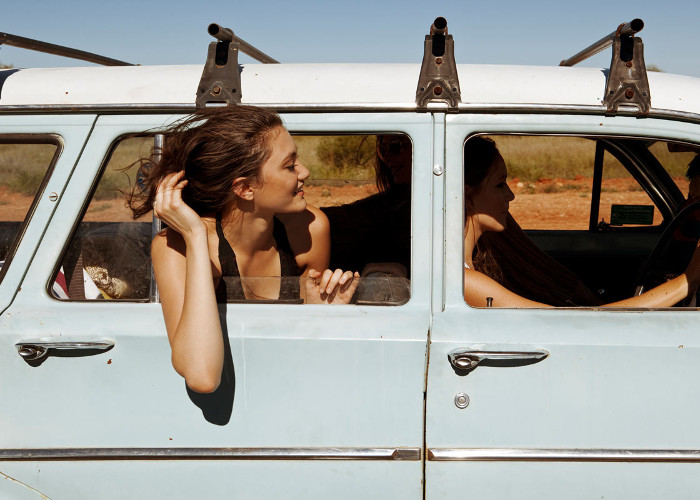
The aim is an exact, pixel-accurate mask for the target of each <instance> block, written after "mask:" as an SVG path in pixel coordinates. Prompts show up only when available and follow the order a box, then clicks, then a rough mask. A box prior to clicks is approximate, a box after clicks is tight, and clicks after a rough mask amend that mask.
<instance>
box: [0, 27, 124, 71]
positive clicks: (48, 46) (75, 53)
mask: <svg viewBox="0 0 700 500" xmlns="http://www.w3.org/2000/svg"><path fill="white" fill-rule="evenodd" d="M3 44H4V45H12V46H13V47H19V48H21V49H27V50H34V51H36V52H44V53H46V54H53V55H55V56H62V57H69V58H71V59H79V60H81V61H87V62H91V63H95V64H101V65H103V66H134V64H131V63H128V62H124V61H119V60H118V59H112V58H110V57H105V56H101V55H99V54H93V53H92V52H85V51H84V50H78V49H71V48H70V47H64V46H63V45H55V44H53V43H47V42H42V41H39V40H34V39H32V38H25V37H23V36H17V35H11V34H9V33H0V45H3Z"/></svg>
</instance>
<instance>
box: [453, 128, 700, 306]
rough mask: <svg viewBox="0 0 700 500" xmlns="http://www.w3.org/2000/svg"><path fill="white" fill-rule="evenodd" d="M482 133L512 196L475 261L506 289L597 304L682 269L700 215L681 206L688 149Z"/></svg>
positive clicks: (628, 140)
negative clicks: (499, 159)
mask: <svg viewBox="0 0 700 500" xmlns="http://www.w3.org/2000/svg"><path fill="white" fill-rule="evenodd" d="M480 137H485V138H487V139H490V140H493V141H494V142H495V144H496V147H497V148H498V151H499V152H500V153H501V156H502V157H503V160H504V162H505V165H506V168H507V175H508V177H507V181H506V182H507V185H508V187H509V189H510V191H512V193H513V195H514V199H512V200H510V202H509V213H510V218H509V219H508V222H507V225H506V226H505V229H504V230H502V231H495V230H487V231H486V232H484V234H483V236H482V237H481V238H480V239H479V245H478V247H477V248H476V250H475V253H474V255H473V257H474V259H475V260H474V263H475V265H477V266H481V267H482V269H485V270H486V271H487V273H486V274H488V275H489V276H490V277H492V278H493V279H495V280H496V281H498V282H500V283H501V284H502V285H504V286H505V287H506V288H508V289H509V290H511V291H513V292H515V293H516V294H518V295H520V296H522V297H525V298H528V299H530V300H534V301H537V302H542V303H546V304H550V305H555V306H596V305H600V304H604V303H610V302H615V301H618V300H622V299H626V298H629V297H632V296H634V295H635V294H638V293H641V292H642V291H646V290H649V289H650V288H653V287H654V286H657V285H659V284H661V283H663V282H664V281H665V280H667V279H669V278H672V277H674V276H677V275H678V274H680V273H682V272H683V270H684V269H685V266H687V264H688V262H689V260H690V255H692V251H693V249H694V245H693V242H694V241H697V238H698V236H699V235H700V233H698V229H697V228H698V227H700V226H698V224H697V223H696V220H700V209H695V208H693V207H690V208H689V209H687V210H686V209H685V207H686V206H687V202H686V203H684V198H685V195H686V193H687V190H688V182H687V180H686V181H685V182H683V180H682V176H684V174H685V170H686V169H687V165H688V161H689V159H692V158H694V157H695V150H694V149H693V148H692V146H686V150H685V153H683V154H679V153H678V152H677V151H678V149H679V146H678V145H676V144H675V143H669V142H666V141H650V140H649V139H646V138H634V137H605V136H580V137H572V136H555V135H483V136H480ZM688 148H690V151H689V150H688ZM465 161H466V159H465ZM684 210H685V211H684ZM680 211H684V212H683V213H684V216H683V217H677V216H676V215H677V214H678V213H679V212H680ZM679 235H680V236H679ZM683 305H694V304H693V302H692V301H686V302H684V304H683Z"/></svg>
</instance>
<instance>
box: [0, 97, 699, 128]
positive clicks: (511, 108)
mask: <svg viewBox="0 0 700 500" xmlns="http://www.w3.org/2000/svg"><path fill="white" fill-rule="evenodd" d="M243 104H246V105H251V106H260V107H264V108H272V109H275V110H278V111H280V112H290V113H291V112H297V113H313V112H319V111H324V112H328V113H330V112H339V113H342V112H373V111H376V112H390V111H394V112H412V113H423V112H432V111H435V112H445V111H446V109H447V108H446V107H438V106H435V107H431V106H429V107H428V108H427V110H418V108H416V105H415V103H391V102H388V103H356V102H355V103H353V102H347V103H343V102H338V103H309V104H299V103H264V102H260V103H258V102H255V103H253V102H244V103H243ZM195 110H196V108H195V105H194V103H132V104H128V103H127V104H6V105H0V113H45V112H52V113H56V112H64V113H76V112H77V113H87V112H90V113H94V112H103V113H115V114H124V113H133V112H143V113H146V112H153V113H163V112H165V113H192V112H194V111H195ZM606 111H607V108H606V107H605V106H601V105H584V104H522V103H460V104H459V112H460V113H504V114H528V113H531V114H561V113H568V114H584V115H601V116H602V115H605V113H606ZM617 115H618V116H633V117H634V116H636V110H635V109H630V110H623V109H621V110H620V111H619V112H618V113H617ZM648 118H666V119H672V120H679V121H690V122H696V123H697V122H700V114H698V113H692V112H687V111H678V110H673V109H658V108H652V109H651V110H650V111H649V115H648Z"/></svg>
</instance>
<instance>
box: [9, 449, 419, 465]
mask: <svg viewBox="0 0 700 500" xmlns="http://www.w3.org/2000/svg"><path fill="white" fill-rule="evenodd" d="M59 460H62V461H85V460H91V461H100V460H311V461H313V460H323V461H325V460H364V461H420V460H421V449H420V448H16V449H8V448H5V449H0V462H3V461H12V462H44V461H59Z"/></svg>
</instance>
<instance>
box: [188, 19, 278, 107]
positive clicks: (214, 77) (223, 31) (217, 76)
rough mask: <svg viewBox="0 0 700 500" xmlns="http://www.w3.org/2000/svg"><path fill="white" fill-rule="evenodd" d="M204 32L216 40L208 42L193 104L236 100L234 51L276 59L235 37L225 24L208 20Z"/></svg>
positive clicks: (238, 85) (237, 79)
mask: <svg viewBox="0 0 700 500" xmlns="http://www.w3.org/2000/svg"><path fill="white" fill-rule="evenodd" d="M207 32H208V33H209V34H210V35H211V36H213V37H214V38H216V39H217V40H218V41H216V42H211V43H210V44H209V52H208V54H207V62H206V63H205V64H204V70H203V71H202V78H201V79H200V80H199V86H198V87H197V98H196V100H195V105H196V106H197V107H198V108H202V107H205V106H206V105H208V104H226V105H231V104H240V102H241V96H242V92H241V72H240V69H239V67H238V51H239V50H240V51H241V52H243V53H245V54H248V55H249V56H250V57H252V58H254V59H257V60H258V61H260V62H262V63H265V64H277V63H279V61H276V60H275V59H273V58H271V57H270V56H268V55H267V54H265V53H263V52H261V51H260V50H258V49H256V48H255V47H253V46H252V45H250V44H249V43H247V42H246V41H245V40H242V39H241V38H238V37H237V36H236V35H234V34H233V31H232V30H230V29H229V28H223V27H221V26H219V25H218V24H216V23H212V24H210V25H209V27H208V28H207Z"/></svg>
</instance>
